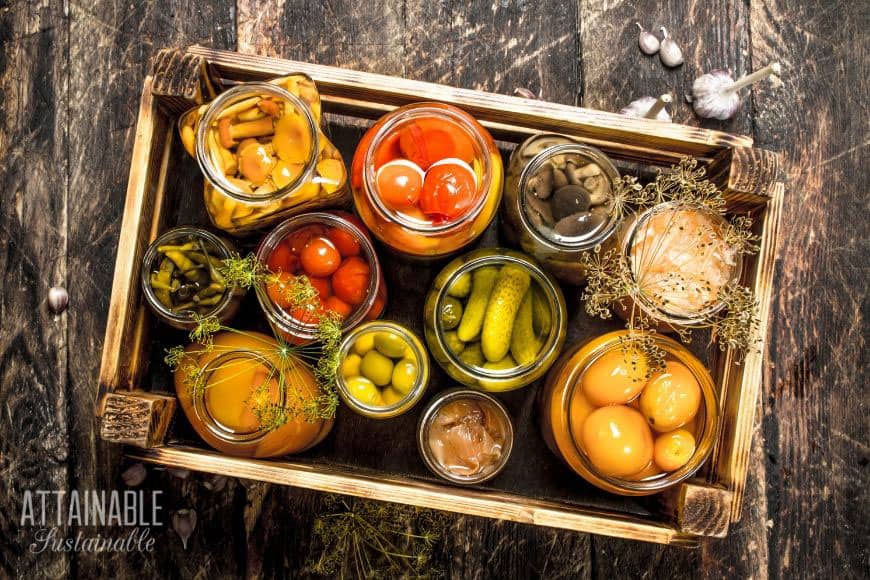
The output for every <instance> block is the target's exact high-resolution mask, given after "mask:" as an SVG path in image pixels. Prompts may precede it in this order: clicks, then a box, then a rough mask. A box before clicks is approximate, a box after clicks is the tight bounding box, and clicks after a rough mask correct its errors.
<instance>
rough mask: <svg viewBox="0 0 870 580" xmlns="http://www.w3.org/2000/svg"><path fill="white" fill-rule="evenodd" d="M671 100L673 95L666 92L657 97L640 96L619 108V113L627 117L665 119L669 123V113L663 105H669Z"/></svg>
mask: <svg viewBox="0 0 870 580" xmlns="http://www.w3.org/2000/svg"><path fill="white" fill-rule="evenodd" d="M673 100H674V99H673V97H672V96H671V95H670V94H668V93H666V94H664V95H662V96H660V97H659V98H655V97H641V98H639V99H637V100H635V101H632V102H631V103H629V104H628V106H627V107H623V108H622V109H620V110H619V114H620V115H626V116H628V117H637V118H643V119H655V120H657V121H667V122H668V123H670V122H671V115H670V114H669V113H668V111H667V109H666V108H665V106H666V105H669V104H670V103H671V102H673Z"/></svg>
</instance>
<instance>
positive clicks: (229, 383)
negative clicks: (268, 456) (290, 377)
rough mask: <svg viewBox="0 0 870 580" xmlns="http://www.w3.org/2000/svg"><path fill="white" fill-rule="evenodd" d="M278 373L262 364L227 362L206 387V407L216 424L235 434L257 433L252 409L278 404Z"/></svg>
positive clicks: (212, 374) (246, 361)
mask: <svg viewBox="0 0 870 580" xmlns="http://www.w3.org/2000/svg"><path fill="white" fill-rule="evenodd" d="M278 392H279V390H278V380H277V373H276V372H274V371H272V372H271V373H270V369H269V367H267V366H266V365H264V364H263V363H261V362H259V361H257V360H254V359H246V358H236V359H230V360H228V361H227V362H226V363H224V364H222V365H221V366H219V367H218V368H217V369H215V370H214V372H213V373H211V375H210V376H209V378H208V383H207V384H206V387H205V405H206V409H208V412H209V414H210V415H211V417H212V419H214V421H215V422H217V423H218V424H220V425H221V426H223V427H224V428H225V429H227V430H229V431H232V432H234V433H239V434H243V433H253V432H255V431H258V430H259V429H260V426H259V421H258V419H257V416H256V414H255V413H254V408H255V406H256V405H257V404H258V403H259V404H263V403H276V402H277V401H278Z"/></svg>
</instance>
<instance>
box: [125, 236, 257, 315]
mask: <svg viewBox="0 0 870 580" xmlns="http://www.w3.org/2000/svg"><path fill="white" fill-rule="evenodd" d="M233 251H235V247H234V246H233V245H232V244H231V243H230V242H228V241H227V240H225V239H223V238H221V237H219V236H216V235H214V234H212V233H211V232H209V231H206V230H204V229H202V228H197V227H193V226H179V227H176V228H173V229H171V230H169V231H167V232H165V233H163V234H161V235H160V236H159V237H158V238H157V239H156V240H154V241H153V242H152V243H151V245H150V246H148V249H147V250H146V251H145V256H144V258H143V259H142V275H141V284H142V293H143V295H144V296H145V302H146V304H148V306H149V307H150V308H151V311H152V312H153V313H154V314H155V315H157V318H159V319H160V320H161V321H163V322H165V323H166V324H168V325H170V326H172V327H173V328H179V329H182V330H191V329H193V328H194V327H195V326H196V317H202V318H207V317H210V316H215V317H217V319H218V320H220V321H221V322H227V321H228V320H230V319H231V318H233V317H234V316H235V315H236V313H237V312H238V310H239V304H240V303H241V300H242V296H244V294H245V291H244V289H242V288H239V287H238V286H236V285H234V284H233V285H227V284H225V283H224V282H223V277H222V276H221V275H220V273H219V272H217V271H216V268H217V267H218V266H219V265H220V262H221V261H222V260H225V259H227V258H229V257H230V255H231V253H232V252H233ZM182 266H189V267H188V268H187V269H186V270H184V271H182V268H181V267H182Z"/></svg>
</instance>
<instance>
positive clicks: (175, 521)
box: [172, 509, 196, 550]
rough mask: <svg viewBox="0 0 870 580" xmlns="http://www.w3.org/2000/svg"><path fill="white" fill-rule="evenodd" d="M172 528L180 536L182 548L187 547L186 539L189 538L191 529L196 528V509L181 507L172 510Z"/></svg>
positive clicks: (191, 532)
mask: <svg viewBox="0 0 870 580" xmlns="http://www.w3.org/2000/svg"><path fill="white" fill-rule="evenodd" d="M172 529H173V530H175V533H176V534H178V537H179V538H181V543H182V545H183V546H184V549H185V550H186V549H187V540H189V539H190V536H191V534H193V530H194V529H196V510H194V509H183V510H178V511H176V512H173V514H172Z"/></svg>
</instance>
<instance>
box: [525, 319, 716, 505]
mask: <svg viewBox="0 0 870 580" xmlns="http://www.w3.org/2000/svg"><path fill="white" fill-rule="evenodd" d="M651 336H652V337H653V339H654V340H655V341H656V344H657V345H658V346H659V347H661V348H662V349H663V350H664V351H665V353H666V356H665V360H666V362H667V364H668V367H667V371H666V372H665V373H658V374H654V375H653V376H651V377H649V378H647V377H646V376H645V374H644V372H643V371H644V370H645V368H646V367H645V366H644V365H645V363H640V364H639V366H638V365H637V364H636V363H635V360H636V359H634V358H633V357H634V356H635V355H632V354H625V352H626V351H625V350H624V345H625V344H626V343H625V342H624V341H625V340H626V338H628V337H629V331H627V330H620V331H616V332H610V333H608V334H604V335H602V336H599V337H597V338H593V339H591V340H588V341H586V342H581V343H577V344H575V345H573V346H571V347H569V348H568V349H566V351H565V352H564V353H563V355H562V356H561V358H560V359H559V362H557V363H556V364H555V365H554V366H553V368H552V369H551V370H550V373H549V374H548V375H547V380H546V383H545V385H544V388H543V389H542V390H541V391H540V392H539V397H538V404H539V414H540V417H541V427H542V432H543V435H544V439H545V441H546V442H547V445H548V446H549V447H550V449H551V450H552V451H553V453H555V454H556V455H558V456H559V457H560V458H562V460H563V461H564V462H565V463H566V464H567V465H568V467H570V468H571V469H572V470H573V471H574V472H575V473H577V474H578V475H580V476H581V477H583V479H585V480H586V481H588V482H589V483H591V484H593V485H595V486H596V487H599V488H601V489H604V490H606V491H608V492H611V493H616V494H620V495H635V496H637V495H649V494H653V493H657V492H659V491H662V490H664V489H667V488H668V487H671V486H673V485H676V484H677V483H679V482H681V481H684V480H685V479H687V478H689V477H691V476H692V475H693V474H694V473H695V472H696V471H698V469H699V468H700V467H701V465H702V464H703V463H704V461H706V460H707V457H708V456H709V455H710V453H711V451H712V449H713V444H714V442H715V439H716V433H717V430H718V422H719V413H718V408H717V403H716V401H717V397H716V389H715V386H714V383H713V379H712V377H711V376H710V373H709V372H708V371H707V369H706V368H704V365H703V364H701V362H700V361H699V360H698V359H697V358H695V357H694V356H693V355H692V354H691V353H690V352H689V351H688V350H687V349H686V348H685V347H684V346H683V345H681V344H680V343H678V342H676V341H674V340H672V339H670V338H668V337H665V336H661V335H651ZM614 361H615V362H616V366H615V367H613V368H611V367H610V366H608V365H610V364H611V363H613V362H614ZM620 361H623V362H624V363H626V362H627V365H628V366H626V364H622V365H620V364H619V363H620ZM596 363H598V364H599V365H604V366H605V367H606V368H603V367H602V366H598V367H596V366H595V365H596ZM590 369H592V370H590ZM625 370H627V371H628V372H627V373H625V372H621V371H625ZM678 370H679V371H680V373H682V374H680V373H678V372H677V371H678ZM671 371H673V373H671ZM632 372H635V373H637V375H638V381H637V382H636V383H632V382H630V381H629V382H625V381H623V382H622V383H621V384H620V383H618V382H608V381H611V380H612V381H618V380H619V377H628V378H631V373H632ZM669 373H670V374H669ZM614 377H616V378H615V379H614ZM693 384H696V385H697V388H696V387H694V386H692V385H693ZM668 389H671V390H670V391H669V390H668ZM690 389H691V391H694V394H692V392H691V391H690ZM686 393H688V395H687V394H686ZM693 396H694V397H696V398H695V404H696V407H695V410H694V414H693V415H692V416H691V418H689V419H688V421H687V422H681V419H680V418H679V417H678V415H676V414H674V409H669V408H668V406H667V401H671V404H673V401H689V402H688V403H686V405H689V404H691V398H692V397H693ZM602 397H603V399H602ZM698 397H699V398H698ZM620 398H621V399H622V400H620ZM601 410H604V413H606V414H612V413H620V414H619V415H614V416H612V417H607V416H606V415H602V414H599V415H598V417H597V418H596V421H598V420H601V421H603V424H604V425H605V426H608V427H609V426H610V425H613V427H609V428H610V429H612V430H613V432H614V433H616V434H617V435H619V434H627V435H626V437H630V435H631V434H632V431H633V430H634V429H635V427H638V428H648V432H649V436H650V438H647V436H646V435H644V434H643V433H640V432H638V438H637V440H638V441H640V436H642V437H643V439H646V441H643V442H641V443H638V444H636V445H632V444H631V442H630V441H629V440H628V439H626V440H621V441H619V442H616V441H610V442H604V443H602V442H600V441H599V440H596V439H594V436H595V425H592V426H590V429H586V428H585V427H586V423H587V421H589V418H590V417H592V413H594V412H596V411H601ZM677 410H678V411H680V412H682V413H685V414H684V415H683V417H682V419H685V418H686V417H689V415H690V413H688V411H690V410H691V409H686V408H683V409H677ZM666 413H671V414H670V415H666ZM665 416H668V417H669V419H667V420H665V419H661V417H665ZM614 417H615V418H614ZM657 417H658V418H659V420H658V426H657V424H656V421H655V419H656V418H657ZM675 417H676V419H674V418H675ZM608 421H609V423H608ZM634 422H639V425H638V424H636V423H634ZM659 429H661V431H659ZM677 431H687V432H688V433H689V434H690V435H691V439H693V441H694V451H691V449H692V447H691V446H684V447H682V448H680V447H677V448H676V449H677V451H680V450H682V451H683V452H684V455H683V457H682V458H681V459H680V461H679V462H678V463H680V462H682V465H680V466H678V467H675V465H674V464H671V465H666V466H667V467H675V468H674V469H671V470H668V471H665V470H664V469H663V468H661V467H658V465H657V462H658V461H659V460H660V457H661V458H662V459H661V463H663V464H665V463H666V460H667V461H670V460H672V458H673V457H674V456H675V455H674V453H673V450H672V449H671V450H669V449H668V447H667V443H668V442H669V441H670V439H668V438H669V437H670V438H672V437H674V435H673V434H674V433H675V432H677ZM683 436H685V434H683ZM652 437H655V439H654V440H653V439H651V438H652ZM587 438H588V439H587ZM584 440H586V441H596V442H598V445H597V449H595V453H596V456H597V457H599V459H598V461H599V466H596V464H595V463H593V461H592V459H590V455H589V454H588V453H587V452H586V451H585V450H584V444H583V442H584ZM660 440H662V441H660ZM627 441H629V442H627ZM614 443H615V444H616V445H617V446H616V447H615V449H617V450H623V452H630V453H631V456H625V457H623V456H619V455H611V456H610V457H609V458H608V457H606V456H605V457H604V460H605V462H606V461H618V462H619V463H618V464H617V467H618V468H621V467H623V466H626V465H630V464H631V463H632V462H635V461H637V462H638V463H637V465H635V467H637V466H638V465H640V464H641V463H645V462H646V458H647V454H648V453H652V455H651V456H650V457H649V459H650V461H649V462H648V463H646V466H645V467H642V468H641V469H639V470H638V471H637V472H636V473H634V474H630V475H619V476H617V475H614V474H613V473H612V472H608V469H613V467H612V466H611V467H608V469H603V468H602V463H601V462H602V460H601V459H600V454H601V453H604V454H606V453H608V452H610V451H611V450H612V449H614V447H613V446H612V445H613V444H614ZM649 445H652V448H650V447H649ZM660 447H661V449H660ZM669 452H670V454H669ZM631 469H633V468H631Z"/></svg>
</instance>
